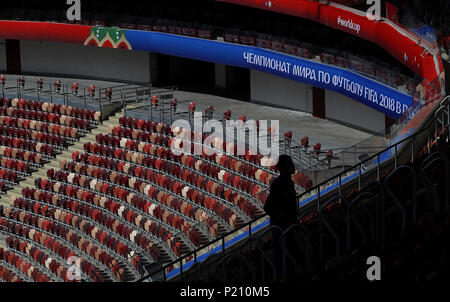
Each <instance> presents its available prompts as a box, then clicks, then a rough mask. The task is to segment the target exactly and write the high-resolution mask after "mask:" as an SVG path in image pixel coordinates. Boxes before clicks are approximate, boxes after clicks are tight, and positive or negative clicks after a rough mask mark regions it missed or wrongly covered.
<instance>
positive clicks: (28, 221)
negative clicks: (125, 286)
mask: <svg viewBox="0 0 450 302" xmlns="http://www.w3.org/2000/svg"><path fill="white" fill-rule="evenodd" d="M11 202H12V203H13V205H14V208H3V207H2V206H0V210H2V212H1V213H0V215H1V216H3V217H5V219H3V220H2V221H0V222H2V225H3V226H6V227H9V231H10V232H11V233H15V231H14V230H15V227H16V226H17V224H22V225H24V226H27V227H29V228H30V232H29V235H30V234H31V235H32V238H35V239H36V238H37V239H38V240H40V238H41V237H42V235H43V234H47V235H50V236H51V237H54V236H56V237H59V238H60V240H63V241H64V242H66V243H69V244H70V245H71V246H72V248H71V249H69V250H67V251H69V254H67V255H75V251H77V250H79V251H83V252H85V253H87V255H89V256H90V257H91V258H92V259H94V260H96V261H98V262H99V263H101V264H102V265H103V266H104V267H106V268H108V269H110V270H111V272H112V273H113V274H114V276H115V277H116V279H117V280H119V281H120V280H121V275H122V273H123V271H124V269H123V267H122V265H121V264H119V262H118V261H117V260H116V259H115V257H113V256H111V254H110V252H109V251H107V249H104V248H101V247H99V246H98V245H95V244H94V243H92V242H91V241H90V240H89V239H86V238H85V237H84V236H81V233H78V232H76V231H75V228H71V227H69V224H67V223H65V221H61V220H60V218H61V217H60V216H56V217H55V218H52V217H50V216H49V215H50V214H53V215H56V210H51V208H49V211H47V212H45V213H46V214H47V215H48V216H43V215H42V216H41V213H42V212H41V208H40V207H36V208H35V209H33V206H34V204H33V203H32V202H30V201H28V200H27V201H25V200H24V199H22V198H16V199H13V200H12V201H11ZM15 205H17V206H20V207H27V206H31V207H32V210H31V211H29V210H26V209H19V208H16V206H15ZM53 209H54V208H53ZM34 210H36V212H38V213H34V212H33V211H34ZM44 217H46V218H44ZM66 217H67V216H64V218H66ZM58 218H59V220H58ZM74 219H75V221H78V219H77V218H74ZM85 225H86V223H85V224H84V225H83V227H85ZM88 226H89V225H88ZM83 234H86V233H83ZM35 235H36V236H35ZM53 235H54V236H53ZM88 235H90V234H88ZM111 246H112V244H111ZM63 251H66V250H65V249H63ZM67 251H66V252H67Z"/></svg>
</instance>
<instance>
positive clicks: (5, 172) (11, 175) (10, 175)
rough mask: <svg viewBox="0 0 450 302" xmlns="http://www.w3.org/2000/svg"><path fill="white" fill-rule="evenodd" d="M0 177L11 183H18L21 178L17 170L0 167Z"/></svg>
mask: <svg viewBox="0 0 450 302" xmlns="http://www.w3.org/2000/svg"><path fill="white" fill-rule="evenodd" d="M0 179H2V180H4V181H5V182H6V183H8V184H11V185H16V184H17V181H18V179H19V177H18V174H17V172H15V171H11V170H9V169H6V168H3V169H0Z"/></svg>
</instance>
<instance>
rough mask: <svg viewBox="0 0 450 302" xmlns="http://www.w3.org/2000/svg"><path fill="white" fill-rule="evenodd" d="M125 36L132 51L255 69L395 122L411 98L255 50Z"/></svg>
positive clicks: (342, 72) (161, 36)
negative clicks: (346, 99) (355, 103)
mask: <svg viewBox="0 0 450 302" xmlns="http://www.w3.org/2000/svg"><path fill="white" fill-rule="evenodd" d="M126 37H127V40H128V41H129V43H130V44H131V46H132V48H133V49H134V50H143V51H151V52H157V53H163V54H168V55H173V56H178V57H185V58H190V59H196V60H201V61H209V62H215V63H221V64H226V65H231V66H237V67H243V68H249V69H256V70H259V71H262V72H267V73H270V74H273V75H276V76H280V77H284V78H288V79H291V80H295V81H299V82H302V83H305V84H309V85H312V86H315V87H320V88H323V89H327V90H333V91H336V92H339V93H341V94H344V95H346V96H348V97H350V98H352V99H354V100H356V101H358V102H360V103H363V104H365V105H367V106H370V107H372V108H373V109H375V110H378V111H380V112H383V113H384V114H386V115H388V116H390V117H392V118H396V119H397V118H399V117H400V116H401V114H402V113H403V112H404V111H405V110H406V109H408V107H409V106H411V104H412V97H411V96H409V95H406V94H404V93H401V92H399V91H397V90H395V89H392V88H390V87H388V86H385V85H383V84H381V83H378V82H376V81H374V80H371V79H368V78H366V77H363V76H361V75H359V74H356V73H354V72H352V71H350V70H346V69H342V68H339V67H334V66H330V65H325V64H321V63H317V62H312V61H308V60H305V59H302V58H299V57H294V56H290V55H286V54H281V53H276V52H272V51H270V50H266V49H261V48H258V47H252V46H246V45H238V44H232V43H225V42H219V41H210V40H204V39H198V38H191V37H184V36H177V35H172V34H166V33H157V32H146V31H138V30H127V31H126Z"/></svg>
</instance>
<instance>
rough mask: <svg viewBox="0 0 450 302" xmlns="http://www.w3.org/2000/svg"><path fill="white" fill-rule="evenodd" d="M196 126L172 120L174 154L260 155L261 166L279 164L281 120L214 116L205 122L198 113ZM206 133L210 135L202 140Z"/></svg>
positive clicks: (195, 121)
mask: <svg viewBox="0 0 450 302" xmlns="http://www.w3.org/2000/svg"><path fill="white" fill-rule="evenodd" d="M193 126H194V129H191V123H190V122H189V121H187V120H183V119H180V120H176V121H174V122H173V123H172V126H171V130H172V132H173V134H174V136H175V139H174V140H173V141H172V142H171V146H170V147H171V151H172V152H173V154H175V155H182V154H186V155H192V154H194V155H198V156H202V155H203V154H206V155H207V156H211V155H214V154H221V155H224V154H231V155H235V156H237V155H257V154H260V155H262V156H263V158H262V159H261V162H260V164H261V165H262V166H265V167H271V166H274V165H276V164H277V163H278V157H279V154H280V151H279V138H280V135H279V121H278V120H272V121H270V127H269V121H267V120H259V122H258V123H257V122H256V121H255V120H248V121H245V122H244V121H243V120H227V121H225V123H223V122H220V121H219V120H214V119H211V120H207V121H206V122H204V123H203V112H195V113H194V122H193ZM213 129H214V131H213ZM203 133H209V135H208V136H206V137H205V139H203ZM192 137H193V139H192ZM224 142H226V144H225V146H224ZM224 147H225V149H224Z"/></svg>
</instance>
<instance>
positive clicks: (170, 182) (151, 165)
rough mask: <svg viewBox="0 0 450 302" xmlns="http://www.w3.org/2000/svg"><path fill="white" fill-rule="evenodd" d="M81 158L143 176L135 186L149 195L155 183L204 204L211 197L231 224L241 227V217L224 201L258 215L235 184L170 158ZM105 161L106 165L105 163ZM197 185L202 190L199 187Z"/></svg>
mask: <svg viewBox="0 0 450 302" xmlns="http://www.w3.org/2000/svg"><path fill="white" fill-rule="evenodd" d="M85 155H86V154H85ZM80 160H81V161H82V162H89V163H90V164H96V165H98V166H104V167H108V168H110V169H112V170H116V171H118V172H123V173H126V174H130V175H131V176H134V178H138V179H142V180H143V181H140V182H138V181H136V179H135V180H132V183H131V185H132V186H135V187H136V188H137V189H139V190H141V191H143V193H144V194H148V193H147V192H146V191H145V187H144V186H146V185H151V184H152V183H154V184H158V185H160V186H162V187H165V188H167V189H168V190H169V191H171V192H173V193H174V194H176V195H178V196H179V195H181V196H183V195H184V196H183V197H185V198H188V199H189V200H192V201H193V202H197V203H200V204H201V203H202V202H203V201H207V203H208V200H210V201H211V207H214V204H216V203H217V208H216V210H217V212H216V213H217V214H219V216H220V217H222V218H223V219H224V220H225V221H227V222H228V223H230V225H231V226H232V227H233V228H234V227H236V226H237V225H236V219H237V217H236V215H234V214H233V212H232V211H229V210H227V208H226V207H225V206H224V204H221V202H220V200H223V201H225V200H226V201H228V202H229V203H232V204H234V205H238V207H239V208H240V209H241V210H243V211H244V212H245V213H246V214H247V215H249V216H250V217H254V215H256V213H255V207H254V206H253V205H251V204H250V203H249V202H248V200H246V199H244V198H243V197H242V196H241V195H240V194H239V193H238V192H236V191H235V190H233V189H231V188H232V187H231V188H226V187H224V186H223V185H221V184H220V182H214V181H213V180H211V179H207V178H205V177H203V176H201V175H199V174H197V173H194V172H191V171H189V170H187V169H184V168H180V167H179V166H178V165H174V164H171V163H170V162H168V161H163V160H161V159H158V160H154V159H153V160H149V161H148V162H146V165H144V163H143V164H141V165H139V163H137V164H138V165H137V166H136V165H135V164H136V163H134V162H133V161H131V163H132V165H130V163H127V162H125V161H120V160H110V159H108V158H107V157H102V156H100V155H97V156H96V157H94V158H93V157H92V156H90V157H87V156H84V157H81V158H80ZM102 161H103V165H102V163H101V162H102ZM158 161H159V162H158ZM106 162H107V163H106ZM160 171H161V172H163V173H161V172H160ZM164 172H166V173H164ZM112 175H113V174H112ZM113 176H115V175H113ZM110 179H111V176H110ZM131 179H133V178H131ZM127 181H128V177H126V178H125V181H124V182H123V183H124V184H125V185H127ZM146 182H147V183H146ZM148 182H150V183H148ZM182 182H185V183H186V184H183V183H182ZM187 184H191V185H193V186H194V188H190V187H189V186H188V185H187ZM195 188H198V189H197V190H195ZM183 190H184V192H183ZM200 190H201V191H200ZM205 191H206V192H205ZM205 193H206V194H205ZM208 193H210V194H208ZM225 204H226V203H225ZM231 217H234V218H231ZM230 218H231V220H230Z"/></svg>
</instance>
